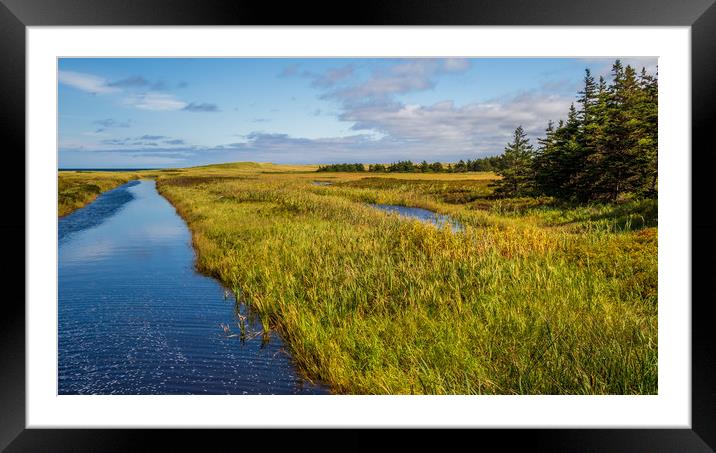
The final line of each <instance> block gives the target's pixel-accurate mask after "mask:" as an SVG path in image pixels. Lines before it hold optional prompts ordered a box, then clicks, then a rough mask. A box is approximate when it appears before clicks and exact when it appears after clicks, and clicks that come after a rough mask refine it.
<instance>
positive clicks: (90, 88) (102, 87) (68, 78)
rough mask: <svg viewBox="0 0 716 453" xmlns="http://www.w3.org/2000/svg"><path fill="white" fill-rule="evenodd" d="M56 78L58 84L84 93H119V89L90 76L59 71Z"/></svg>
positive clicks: (100, 78) (99, 78) (101, 79)
mask: <svg viewBox="0 0 716 453" xmlns="http://www.w3.org/2000/svg"><path fill="white" fill-rule="evenodd" d="M58 78H59V82H60V83H62V84H64V85H68V86H71V87H73V88H77V89H79V90H82V91H86V92H87V93H92V94H101V93H114V92H117V91H119V88H116V87H112V86H109V85H108V82H107V80H105V79H103V78H102V77H98V76H95V75H92V74H85V73H82V72H74V71H59V75H58Z"/></svg>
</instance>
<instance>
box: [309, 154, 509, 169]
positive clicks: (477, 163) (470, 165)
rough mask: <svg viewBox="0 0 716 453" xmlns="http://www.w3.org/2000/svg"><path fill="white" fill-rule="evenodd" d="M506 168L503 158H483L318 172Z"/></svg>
mask: <svg viewBox="0 0 716 453" xmlns="http://www.w3.org/2000/svg"><path fill="white" fill-rule="evenodd" d="M503 168H504V165H503V162H502V159H501V156H491V157H483V158H479V159H474V160H470V159H468V160H466V161H465V160H460V161H458V162H457V163H455V164H451V163H448V164H443V163H442V162H432V163H428V162H427V161H425V160H424V161H422V162H420V163H413V162H412V161H411V160H402V161H398V162H393V163H390V164H369V165H368V168H367V169H366V166H365V165H364V164H359V163H356V164H330V165H320V166H319V167H318V171H328V172H330V171H334V172H356V171H358V172H360V171H369V172H375V173H464V172H468V171H498V170H501V169H503Z"/></svg>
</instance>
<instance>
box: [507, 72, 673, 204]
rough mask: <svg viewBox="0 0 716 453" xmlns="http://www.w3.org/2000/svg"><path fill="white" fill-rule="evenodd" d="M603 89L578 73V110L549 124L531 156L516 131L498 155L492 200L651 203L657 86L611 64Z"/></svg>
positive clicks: (525, 141)
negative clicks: (623, 198) (627, 197)
mask: <svg viewBox="0 0 716 453" xmlns="http://www.w3.org/2000/svg"><path fill="white" fill-rule="evenodd" d="M611 75H612V77H611V79H612V80H611V83H610V84H609V85H608V84H607V82H606V81H605V80H604V78H603V77H600V78H599V81H598V82H595V81H594V77H592V75H591V74H590V72H589V70H588V69H587V70H586V75H585V77H584V88H583V89H582V91H580V92H579V98H578V108H575V107H574V104H572V106H571V107H570V109H569V112H568V114H567V120H566V121H562V120H560V121H559V123H558V124H557V125H556V127H555V125H554V123H552V122H551V121H550V122H549V124H548V126H547V130H546V134H545V137H544V138H540V139H538V140H537V141H538V147H537V149H536V150H534V149H533V147H532V145H531V144H530V143H529V139H527V138H526V135H525V133H524V131H523V129H522V127H518V128H517V129H516V130H515V133H514V136H513V140H512V142H510V143H508V144H507V146H506V147H505V151H504V153H503V154H502V155H501V159H502V163H503V168H502V169H500V170H498V173H499V174H500V175H502V179H501V180H500V181H498V182H497V183H496V184H495V185H496V189H495V194H496V195H498V196H506V197H519V196H533V195H549V196H553V197H555V198H557V199H562V200H570V201H578V202H585V201H590V200H616V199H617V198H619V197H620V195H623V194H631V195H634V196H638V197H646V198H653V197H656V195H657V182H658V178H657V176H658V171H657V145H658V136H657V133H658V122H657V120H658V90H659V88H658V81H657V76H656V75H651V74H648V73H647V72H646V70H645V69H642V71H641V73H640V74H637V73H636V71H635V70H634V68H632V67H631V66H626V68H625V67H624V66H623V65H622V64H621V62H620V61H619V60H617V61H616V62H615V63H614V65H613V66H612V74H611Z"/></svg>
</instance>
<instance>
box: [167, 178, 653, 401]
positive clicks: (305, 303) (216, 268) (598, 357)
mask: <svg viewBox="0 0 716 453" xmlns="http://www.w3.org/2000/svg"><path fill="white" fill-rule="evenodd" d="M255 168H256V167H255ZM272 169H273V168H272V167H269V168H266V167H258V169H257V170H251V169H249V168H248V166H247V165H244V164H241V165H238V166H237V167H231V166H216V167H204V168H195V169H186V170H183V171H181V173H174V174H170V173H163V174H159V178H158V186H159V189H160V192H161V193H162V194H163V195H164V196H166V197H167V198H168V199H169V200H170V201H171V202H172V203H173V204H174V205H175V206H176V207H177V210H178V212H179V213H180V215H181V216H182V217H183V218H184V219H185V220H186V221H187V223H188V224H189V226H190V228H191V230H192V232H193V242H194V246H195V248H196V249H197V252H198V260H197V267H198V269H199V270H200V271H201V272H204V273H206V274H209V275H212V276H214V277H216V278H218V279H220V280H221V281H222V282H223V283H224V284H225V285H227V286H228V287H230V288H233V289H234V290H235V292H236V293H237V294H240V298H241V300H243V301H245V302H246V303H248V304H250V305H251V306H252V308H253V309H254V310H255V311H257V312H258V313H259V314H260V315H261V316H262V317H263V318H264V322H265V323H266V324H267V325H270V326H271V327H272V328H274V329H276V330H277V331H279V332H280V333H281V335H282V336H283V338H284V339H285V341H286V343H287V344H288V346H289V348H290V349H291V351H292V353H293V356H294V358H295V360H296V362H297V363H298V366H299V367H300V369H301V370H302V371H303V372H304V373H305V374H306V375H307V376H308V377H310V378H314V379H318V380H322V381H324V382H326V383H328V384H329V385H331V387H332V389H333V390H334V391H335V392H338V393H432V394H442V393H449V394H469V393H500V394H535V393H538V394H653V393H656V392H657V342H656V339H657V259H656V257H657V253H656V252H657V233H656V231H657V230H656V227H655V225H654V222H655V217H654V219H651V217H649V216H650V215H651V216H654V213H655V208H656V204H655V201H653V202H651V201H648V200H647V201H644V202H635V203H632V204H628V205H625V206H621V207H618V206H591V207H575V208H563V207H562V208H560V207H555V206H552V205H550V204H549V203H547V202H545V201H539V202H536V203H535V202H533V201H529V202H528V201H526V200H514V201H509V200H508V201H504V202H496V201H493V200H490V199H489V198H487V197H486V195H488V194H489V190H490V189H489V185H488V184H489V181H490V179H491V178H490V176H489V175H486V174H458V175H452V174H434V175H426V174H399V175H396V174H385V175H381V174H379V175H376V174H372V173H355V174H342V173H312V174H307V173H290V172H283V173H276V172H273V171H272ZM294 171H296V172H302V171H305V168H304V167H298V168H294ZM366 178H368V179H366ZM313 181H332V183H333V184H332V185H330V186H316V185H313V184H312V182H313ZM368 203H387V204H402V205H406V206H416V207H423V208H427V209H432V210H434V211H436V212H440V213H442V214H447V215H451V216H452V217H453V218H454V219H456V220H458V221H459V222H460V223H461V224H462V225H463V226H464V231H463V232H460V233H452V232H451V231H450V230H449V229H448V228H444V229H437V228H435V227H433V226H430V225H426V224H422V223H419V222H417V221H407V220H404V219H401V218H399V217H398V216H395V215H389V214H386V213H384V212H381V211H378V210H375V209H373V208H371V207H370V206H368V205H367V204H368ZM638 219H641V220H638Z"/></svg>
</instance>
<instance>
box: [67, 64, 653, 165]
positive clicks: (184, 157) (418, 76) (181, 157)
mask: <svg viewBox="0 0 716 453" xmlns="http://www.w3.org/2000/svg"><path fill="white" fill-rule="evenodd" d="M614 59H615V58H608V59H595V58H589V59H587V58H470V59H463V58H418V59H395V58H392V59H387V58H378V59H375V58H374V59H371V58H302V59H290V58H190V59H177V58H62V59H59V60H58V82H59V86H58V124H59V149H58V153H59V167H60V168H166V167H188V166H195V165H206V164H211V163H222V162H238V161H254V162H274V163H288V164H294V163H295V164H304V163H305V164H309V163H312V164H326V163H340V162H363V163H379V162H381V163H389V162H394V161H397V160H407V159H410V160H412V161H414V162H419V161H422V160H427V161H429V162H434V161H441V162H455V161H457V160H460V159H465V160H467V159H475V158H478V157H485V156H492V155H497V154H500V153H501V152H502V150H503V148H504V146H505V144H506V143H507V142H508V141H509V139H510V135H511V134H512V132H513V131H514V129H515V128H516V127H517V126H522V127H523V128H524V129H525V131H526V132H527V134H528V136H529V137H530V139H531V140H532V141H534V140H536V138H537V137H540V136H542V135H543V133H544V129H545V127H546V126H547V122H548V121H549V120H553V121H555V122H556V121H558V120H559V119H564V118H565V117H566V114H567V110H568V108H569V105H570V103H573V102H575V100H576V98H577V93H578V91H579V90H580V88H581V86H582V80H583V78H584V70H585V68H589V69H590V70H591V71H592V74H593V75H595V76H596V77H598V76H599V75H604V76H605V77H607V78H608V76H609V71H610V68H611V65H612V63H613V62H614ZM622 61H623V62H624V63H625V64H631V65H632V66H635V67H636V68H637V70H641V68H642V67H645V68H646V69H647V71H648V72H650V73H652V74H654V73H655V72H656V64H657V59H656V58H655V57H653V58H652V57H643V58H642V57H637V58H634V57H632V58H622Z"/></svg>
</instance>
